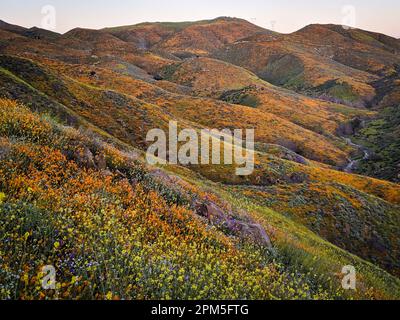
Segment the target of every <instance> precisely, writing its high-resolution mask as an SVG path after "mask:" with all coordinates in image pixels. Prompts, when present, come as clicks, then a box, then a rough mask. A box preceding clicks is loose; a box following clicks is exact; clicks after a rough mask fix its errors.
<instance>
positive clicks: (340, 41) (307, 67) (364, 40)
mask: <svg viewBox="0 0 400 320" xmlns="http://www.w3.org/2000/svg"><path fill="white" fill-rule="evenodd" d="M380 40H381V41H382V42H380ZM393 40H394V39H391V38H390V37H387V36H384V35H379V34H370V33H368V32H364V31H361V30H351V31H345V29H343V28H342V27H340V26H334V25H327V26H326V25H310V26H308V27H306V28H304V29H302V30H299V31H297V32H295V33H293V34H289V35H280V36H274V37H265V36H263V35H259V36H253V37H250V38H248V39H243V41H239V42H237V43H235V44H231V45H228V46H226V47H225V48H222V49H221V50H219V51H217V52H215V53H214V54H213V56H214V57H216V58H219V59H223V60H225V61H228V62H231V63H233V64H236V65H239V66H241V67H244V68H247V69H249V70H251V71H252V72H254V73H256V74H257V75H258V76H260V77H261V78H263V79H265V80H267V81H269V82H272V83H274V84H277V85H281V86H285V87H288V88H291V89H295V90H297V91H301V92H306V93H308V94H310V95H313V96H319V97H323V98H325V99H330V100H334V101H337V102H344V103H346V104H352V105H360V104H366V103H368V102H369V101H370V100H371V99H372V98H373V97H374V95H375V92H374V88H373V86H371V85H370V83H371V82H372V81H374V80H376V79H377V77H376V75H377V74H379V75H380V74H388V73H390V72H392V70H393V67H394V66H395V65H396V64H398V63H399V62H400V60H399V57H398V55H397V54H396V52H397V50H398V48H397V47H396V44H395V43H394V41H393Z"/></svg>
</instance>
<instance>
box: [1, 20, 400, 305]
mask: <svg viewBox="0 0 400 320" xmlns="http://www.w3.org/2000/svg"><path fill="white" fill-rule="evenodd" d="M398 53H399V42H398V40H396V39H393V38H391V37H388V36H385V35H382V34H378V33H373V32H369V31H363V30H359V29H350V30H345V29H343V28H342V27H340V26H336V25H310V26H307V27H305V28H303V29H301V30H299V31H297V32H294V33H292V34H279V33H276V32H272V31H269V30H266V29H263V28H261V27H258V26H255V25H254V24H251V23H249V22H247V21H245V20H241V19H237V18H227V17H221V18H216V19H213V20H203V21H194V22H177V23H174V22H165V23H164V22H154V23H142V24H137V25H131V26H121V27H113V28H105V29H102V30H92V29H82V28H75V29H73V30H71V31H69V32H67V33H65V34H57V33H53V32H49V31H46V30H42V29H40V28H31V29H27V28H22V27H19V26H14V25H10V24H7V23H5V22H2V21H0V253H1V258H0V298H1V299H12V298H16V299H28V300H29V299H46V298H50V299H55V298H62V299H110V300H111V299H116V300H117V299H167V300H169V299H261V300H263V299H311V300H312V299H400V294H399V292H400V279H399V276H400V264H399V261H400V244H399V241H398V234H399V233H400V185H399V174H400V172H399V168H400V155H399V152H398V150H399V147H400V146H399V145H398V142H399V139H398V137H399V136H400V132H399V125H400V124H399V121H398V120H399V106H400V94H399V93H400V89H399V88H400V86H399V83H400V82H399V81H400V77H399V65H400V59H399V55H398ZM170 121H177V122H178V123H179V128H180V129H182V128H190V129H193V130H194V132H196V133H200V131H201V130H202V129H213V128H215V129H219V130H223V129H229V130H234V129H254V130H255V139H254V140H255V141H254V142H255V152H254V154H255V163H254V171H253V172H252V174H250V175H248V176H238V175H237V174H236V163H234V164H231V165H230V164H227V165H222V164H221V165H212V164H209V165H204V164H203V165H194V164H190V165H169V164H166V165H160V166H150V165H149V164H148V163H147V162H146V156H145V155H146V151H147V149H148V147H149V145H150V143H149V142H148V141H146V134H147V133H148V132H149V131H150V130H152V129H155V128H158V129H162V130H164V131H165V132H167V131H168V125H169V122H170ZM168 140H169V138H168ZM168 142H169V141H168ZM180 142H181V143H183V141H180ZM168 157H170V155H169V154H168ZM47 264H54V265H55V266H56V269H57V277H58V278H59V279H61V280H60V282H59V283H58V285H59V287H57V290H56V291H51V290H50V291H44V290H41V288H40V286H38V283H39V281H40V275H39V274H38V270H39V269H40V268H41V267H42V266H44V265H47ZM346 265H352V266H354V267H355V268H356V270H357V290H356V291H346V290H343V289H342V287H341V280H342V275H341V270H342V268H343V266H346ZM13 279H19V280H18V281H15V280H13ZM4 284H6V285H4Z"/></svg>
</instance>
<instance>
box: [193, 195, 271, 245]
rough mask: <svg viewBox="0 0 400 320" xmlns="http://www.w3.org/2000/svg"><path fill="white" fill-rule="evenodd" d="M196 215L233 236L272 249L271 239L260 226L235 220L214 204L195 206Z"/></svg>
mask: <svg viewBox="0 0 400 320" xmlns="http://www.w3.org/2000/svg"><path fill="white" fill-rule="evenodd" d="M196 213H197V214H198V215H200V216H202V217H204V218H206V219H207V220H208V221H209V222H210V223H211V224H212V225H215V226H217V227H220V228H222V229H224V230H227V231H228V232H229V233H231V234H233V235H235V236H238V237H240V238H242V239H246V240H250V241H252V242H254V243H256V244H258V245H260V246H263V247H267V248H272V243H271V239H270V238H269V236H268V235H267V233H266V231H265V230H264V228H263V227H262V226H261V225H260V224H257V223H254V222H246V221H241V220H237V219H235V218H234V217H233V216H232V214H231V213H230V212H229V213H225V212H224V211H223V210H222V209H221V208H220V207H218V206H217V205H216V204H215V203H212V202H209V203H202V204H197V205H196Z"/></svg>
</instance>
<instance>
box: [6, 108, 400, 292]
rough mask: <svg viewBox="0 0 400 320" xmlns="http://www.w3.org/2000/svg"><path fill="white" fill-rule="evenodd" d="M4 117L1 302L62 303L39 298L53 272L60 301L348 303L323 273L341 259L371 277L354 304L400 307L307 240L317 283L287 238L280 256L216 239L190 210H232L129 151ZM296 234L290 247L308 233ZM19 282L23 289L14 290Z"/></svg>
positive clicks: (219, 233)
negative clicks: (205, 206)
mask: <svg viewBox="0 0 400 320" xmlns="http://www.w3.org/2000/svg"><path fill="white" fill-rule="evenodd" d="M0 115H1V116H0V121H1V122H0V134H1V142H0V144H1V151H2V152H1V158H0V162H1V169H0V170H1V175H0V177H1V178H0V188H1V200H0V215H1V217H2V219H1V224H0V228H1V230H2V232H1V234H2V237H5V238H3V239H2V241H1V247H0V248H1V250H2V252H6V255H5V256H3V259H2V260H1V262H0V263H1V266H2V268H1V270H2V272H1V273H0V277H1V279H2V280H4V281H5V282H4V283H6V284H7V285H6V286H5V287H3V288H2V291H1V292H0V294H1V297H2V298H10V297H12V298H22V299H43V298H46V297H47V298H54V297H55V296H54V292H53V291H43V290H41V289H40V286H37V283H38V281H40V278H39V276H38V274H37V269H38V268H39V267H40V266H42V265H44V264H47V263H51V264H55V265H56V266H57V268H58V279H60V280H59V282H58V283H59V285H58V290H57V294H58V297H59V298H60V297H62V298H75V299H76V298H78V299H121V298H124V299H157V298H163V299H183V298H186V299H188V298H193V299H204V298H208V299H210V298H219V299H220V298H221V297H224V298H227V299H232V298H241V299H243V298H248V299H276V298H286V299H297V298H303V299H327V298H331V299H332V298H347V297H348V296H347V294H346V293H345V292H343V291H342V290H341V289H339V288H338V282H337V280H335V279H334V278H333V279H332V278H331V279H330V277H328V278H325V280H323V279H324V278H323V274H324V272H326V270H331V271H330V272H332V271H333V270H334V269H335V263H337V262H338V260H337V259H336V258H335V256H336V255H340V259H344V260H347V261H346V263H352V264H354V265H357V266H359V267H360V270H362V271H360V272H361V274H360V276H359V281H360V283H361V284H362V285H361V286H360V290H359V291H357V297H364V298H390V297H392V298H395V297H396V291H397V292H398V288H399V285H400V284H399V282H398V280H397V279H395V278H393V277H391V276H390V275H388V274H386V273H384V272H382V271H379V270H378V269H376V268H374V267H372V266H371V265H369V264H366V263H365V262H363V261H362V260H359V259H358V258H356V257H354V256H351V255H347V254H343V253H340V251H338V249H336V248H335V247H333V246H329V245H328V244H326V243H324V242H323V241H321V240H318V238H317V237H315V236H312V234H311V233H309V232H307V231H306V230H304V231H303V233H304V235H303V236H302V238H303V240H301V241H302V242H303V248H304V249H305V248H307V246H308V245H310V243H311V242H308V241H314V242H315V244H314V245H313V246H314V247H315V248H318V250H325V256H319V258H317V259H319V260H320V261H319V268H320V269H318V270H317V269H314V271H313V273H309V272H307V271H306V268H307V267H306V264H305V262H306V261H307V259H309V258H308V255H310V254H311V255H314V254H312V253H306V251H303V250H304V249H300V247H296V246H293V243H294V241H299V240H294V239H292V240H290V239H287V240H286V245H285V246H283V244H282V240H283V239H281V240H278V239H279V238H280V237H281V230H279V228H278V229H276V235H275V237H276V242H277V244H278V245H277V247H276V249H275V253H271V252H270V251H269V250H268V249H267V248H268V246H266V245H267V243H268V242H267V243H266V242H264V243H263V244H262V246H261V247H260V246H259V245H256V243H257V241H260V240H261V239H262V238H261V239H260V238H257V237H256V238H253V237H252V236H255V234H254V233H250V234H249V233H241V232H240V230H239V231H235V232H236V233H234V234H233V235H232V234H230V236H227V234H225V233H226V232H228V230H227V229H226V228H223V229H219V226H218V224H214V227H212V228H207V227H206V224H207V220H205V219H203V218H201V217H200V216H199V215H198V214H200V212H202V211H196V210H198V209H192V207H191V203H192V204H193V201H195V202H196V203H198V202H199V201H200V202H202V201H204V203H210V201H212V202H211V203H213V204H212V206H213V207H214V208H215V209H214V210H221V209H217V208H218V206H220V207H221V208H225V207H224V206H226V204H224V200H223V199H222V198H219V199H218V196H217V194H214V195H212V194H210V193H208V192H207V191H205V190H202V189H203V187H200V189H199V187H198V186H197V187H196V186H195V185H193V184H191V183H190V182H184V181H183V180H181V179H178V178H177V177H175V178H174V179H173V178H172V176H168V175H165V174H162V175H160V173H159V172H157V171H154V170H153V171H152V170H151V169H150V168H146V167H144V166H143V165H142V164H141V163H140V160H139V158H138V157H137V156H134V153H132V151H131V152H130V153H127V152H126V151H120V150H118V149H116V148H114V147H112V146H111V145H109V144H106V143H104V142H102V141H101V140H99V139H95V138H91V137H90V136H88V133H87V132H86V133H85V134H84V133H82V132H79V131H76V130H74V129H72V128H68V127H63V126H60V125H58V124H56V123H54V122H53V121H51V120H48V119H45V118H43V117H40V116H38V115H35V114H32V113H31V112H30V111H29V110H28V109H27V108H24V107H23V106H20V105H18V104H16V103H14V102H11V101H7V100H0ZM170 179H173V180H172V181H174V182H173V183H172V184H171V182H169V183H168V182H167V181H171V180H170ZM177 179H178V180H177ZM198 183H199V182H198ZM177 186H179V187H177ZM199 186H201V184H199ZM182 187H184V188H183V189H180V188H182ZM189 190H190V191H189ZM210 199H214V200H210ZM216 203H218V205H217V204H216ZM222 210H223V211H225V212H227V211H226V210H229V212H230V213H229V215H232V214H235V219H234V221H236V222H235V223H237V224H238V225H246V224H249V223H254V222H250V221H251V219H253V218H252V217H251V215H250V214H248V215H247V216H246V214H245V213H243V212H242V213H240V214H239V213H238V212H236V213H235V212H234V211H232V210H234V209H233V207H232V208H231V209H222ZM223 211H221V214H224V213H223ZM270 214H272V212H270ZM220 217H222V216H220ZM281 221H285V219H284V218H283V217H282V218H281ZM271 223H274V222H273V219H271ZM287 223H288V221H287V222H285V224H287ZM270 228H271V227H270ZM286 228H288V227H286ZM292 228H294V229H292V231H293V235H294V234H296V233H298V232H299V231H300V229H296V227H294V226H292ZM233 230H236V229H233ZM233 230H232V232H233ZM286 230H288V229H286ZM10 237H11V238H10ZM257 239H259V240H257ZM264 239H265V238H264ZM311 239H313V240H311ZM10 240H11V241H10ZM258 243H259V244H261V242H258ZM290 243H292V244H290ZM82 244H85V245H82ZM281 245H282V247H280V246H281ZM265 246H266V247H265ZM289 246H293V247H292V249H291V252H290V251H288V248H289ZM328 248H329V249H328ZM305 250H308V249H305ZM42 252H46V258H43V256H42V255H41V253H42ZM272 254H273V255H274V258H273V259H272V257H273V256H272ZM314 257H315V258H314V261H317V260H316V256H315V255H314ZM310 261H311V260H310ZM21 263H22V268H17V266H21ZM308 263H310V262H308ZM314 264H315V262H314ZM297 268H298V269H297ZM324 268H327V269H324ZM323 270H325V271H323ZM293 274H296V277H292V276H291V275H293ZM372 275H373V276H372ZM15 276H18V277H19V279H20V281H18V282H15V281H10V279H11V278H13V277H15ZM325 277H326V273H325ZM105 278H106V279H110V280H107V281H106V282H104V281H103V280H102V279H105ZM111 279H114V280H111ZM183 283H184V285H182V284H183ZM244 283H246V285H244ZM283 284H285V285H283ZM371 286H373V288H372V287H371Z"/></svg>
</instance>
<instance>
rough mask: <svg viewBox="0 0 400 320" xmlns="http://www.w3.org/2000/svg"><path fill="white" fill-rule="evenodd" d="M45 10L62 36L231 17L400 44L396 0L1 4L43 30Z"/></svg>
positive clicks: (19, 0)
mask: <svg viewBox="0 0 400 320" xmlns="http://www.w3.org/2000/svg"><path fill="white" fill-rule="evenodd" d="M46 5H51V6H53V7H54V8H55V12H56V19H55V22H56V24H55V30H54V31H57V32H60V33H64V32H66V31H68V30H70V29H73V28H75V27H83V28H94V29H99V28H103V27H111V26H121V25H131V24H136V23H140V22H147V21H193V20H203V19H212V18H216V17H219V16H230V17H237V18H243V19H246V20H248V21H250V22H252V23H254V24H257V25H259V26H262V27H265V28H267V29H272V30H275V31H278V32H283V33H289V32H293V31H296V30H298V29H300V28H302V27H304V26H305V25H308V24H311V23H335V24H347V25H349V24H350V25H351V26H354V27H357V28H361V29H365V30H370V31H376V32H381V33H385V34H387V35H391V36H394V37H396V38H400V22H399V21H400V1H399V0H379V1H372V0H320V1H316V0H300V1H299V0H279V1H270V0H111V1H110V0H69V1H65V0H1V2H0V20H4V21H6V22H8V23H13V24H18V25H21V26H24V27H32V26H38V27H46V25H43V24H42V21H43V17H44V14H42V8H43V7H44V6H46ZM349 6H350V7H349ZM353 13H354V14H353ZM349 21H350V23H349Z"/></svg>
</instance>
